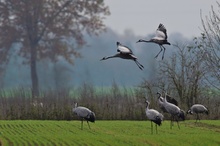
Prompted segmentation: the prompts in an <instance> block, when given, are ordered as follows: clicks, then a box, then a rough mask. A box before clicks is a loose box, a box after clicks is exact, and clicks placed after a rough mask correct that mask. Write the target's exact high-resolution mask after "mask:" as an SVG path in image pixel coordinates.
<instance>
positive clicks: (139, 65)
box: [134, 60, 144, 70]
mask: <svg viewBox="0 0 220 146" xmlns="http://www.w3.org/2000/svg"><path fill="white" fill-rule="evenodd" d="M134 62H135V63H136V64H137V66H138V67H139V68H140V69H141V70H142V69H143V68H144V66H143V65H142V64H140V62H138V61H137V60H134Z"/></svg>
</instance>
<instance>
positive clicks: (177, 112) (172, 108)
mask: <svg viewBox="0 0 220 146" xmlns="http://www.w3.org/2000/svg"><path fill="white" fill-rule="evenodd" d="M163 106H164V107H165V109H166V111H167V112H168V113H170V114H171V123H170V128H171V129H172V125H173V121H174V120H176V122H177V125H178V128H179V129H180V126H179V122H178V119H176V117H178V118H181V119H182V120H183V121H184V120H185V114H184V111H183V110H181V109H180V108H179V107H178V106H176V105H174V104H172V103H170V102H168V101H167V96H166V93H165V98H164V101H163Z"/></svg>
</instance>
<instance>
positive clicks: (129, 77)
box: [2, 0, 218, 88]
mask: <svg viewBox="0 0 220 146" xmlns="http://www.w3.org/2000/svg"><path fill="white" fill-rule="evenodd" d="M105 4H106V5H108V6H109V7H110V11H111V15H110V16H107V17H106V20H105V21H104V23H105V24H106V26H107V31H106V32H105V33H101V34H100V35H99V36H92V37H91V36H87V35H86V42H87V43H88V46H84V47H83V48H82V49H80V53H81V54H82V56H83V58H78V59H76V60H75V64H74V66H72V65H70V64H68V63H67V62H66V61H62V60H61V61H60V62H58V63H56V64H51V63H48V62H47V60H45V61H46V62H44V61H42V62H40V63H39V64H38V75H39V80H40V86H41V87H42V86H44V87H48V88H50V87H53V86H54V85H55V82H56V84H58V86H63V87H72V86H77V85H80V84H82V83H83V82H91V83H94V84H95V85H97V86H109V85H111V84H112V83H113V82H114V81H115V82H116V83H117V84H119V85H125V86H133V85H134V86H136V85H139V84H140V83H141V82H142V81H143V79H152V80H153V79H154V78H155V76H156V72H157V71H158V68H157V66H158V64H159V61H160V60H161V56H159V57H158V59H154V56H155V55H156V53H158V51H159V50H160V48H159V46H158V45H155V44H144V43H136V41H137V40H138V39H150V38H151V37H152V36H153V35H154V33H155V31H156V29H157V27H158V25H159V23H163V24H164V25H165V27H166V28H167V31H168V37H169V38H168V41H169V42H171V44H173V43H175V42H181V43H186V42H188V41H190V40H192V37H198V36H200V33H201V30H200V29H199V27H201V18H200V10H202V12H203V15H204V16H205V15H208V14H209V12H210V11H211V5H214V8H216V9H215V10H216V11H217V10H218V9H217V6H216V1H213V0H184V1H176V0H167V1H161V0H160V1H159V0H154V1H150V0H136V1H134V0H133V1H132V0H127V1H125V0H124V1H122V0H117V1H116V0H106V1H105ZM144 37H146V38H144ZM116 41H119V42H121V43H122V44H124V45H126V46H129V47H130V48H131V49H132V50H133V52H134V54H135V56H137V57H138V60H139V62H140V63H141V64H143V65H144V67H145V68H144V70H143V71H141V70H140V69H139V68H138V67H137V66H136V64H135V63H134V62H133V61H131V60H123V59H111V60H106V61H100V59H101V58H102V57H104V56H109V55H114V54H115V53H117V51H116V49H117V47H116ZM166 48H167V50H166V53H165V58H164V60H167V59H169V55H170V54H171V53H173V52H174V51H175V49H176V48H175V47H173V46H172V45H171V46H166ZM12 58H13V59H12V60H11V61H10V63H9V66H8V67H7V69H6V72H5V78H4V82H3V83H2V84H3V85H4V87H17V86H23V87H29V86H30V85H31V80H30V69H29V67H28V66H24V65H23V64H22V63H21V62H22V60H21V58H19V57H17V56H12ZM55 70H58V72H55Z"/></svg>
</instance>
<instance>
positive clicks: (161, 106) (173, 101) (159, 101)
mask: <svg viewBox="0 0 220 146" xmlns="http://www.w3.org/2000/svg"><path fill="white" fill-rule="evenodd" d="M157 95H158V104H159V107H160V109H161V110H162V111H163V112H167V111H166V109H165V107H164V105H163V104H164V103H163V102H164V100H165V99H164V98H163V97H162V95H161V93H159V92H157ZM166 98H167V101H168V102H169V103H172V104H174V105H176V106H178V102H177V101H176V100H175V99H174V98H173V97H170V96H169V95H166Z"/></svg>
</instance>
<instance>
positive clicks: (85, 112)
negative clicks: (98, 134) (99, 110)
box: [73, 103, 95, 129]
mask: <svg viewBox="0 0 220 146" xmlns="http://www.w3.org/2000/svg"><path fill="white" fill-rule="evenodd" d="M73 113H75V114H76V115H77V116H78V117H80V119H81V129H83V120H86V121H87V124H88V126H89V129H91V128H90V125H89V122H95V113H94V112H92V111H91V110H90V109H88V108H86V107H83V106H78V104H77V103H75V107H74V108H73Z"/></svg>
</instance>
